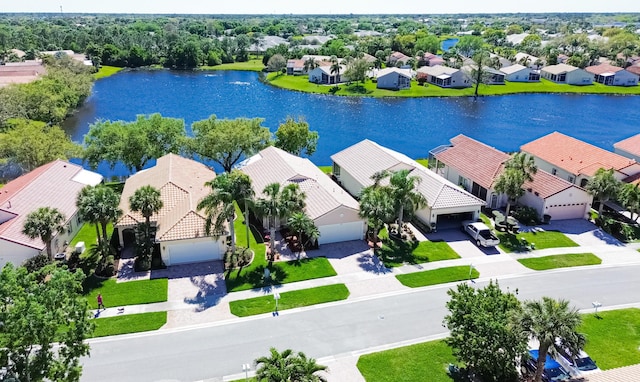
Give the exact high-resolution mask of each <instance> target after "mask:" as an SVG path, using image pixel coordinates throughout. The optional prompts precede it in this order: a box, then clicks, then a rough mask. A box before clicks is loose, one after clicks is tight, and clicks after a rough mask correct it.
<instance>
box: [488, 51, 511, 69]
mask: <svg viewBox="0 0 640 382" xmlns="http://www.w3.org/2000/svg"><path fill="white" fill-rule="evenodd" d="M489 58H491V60H497V61H498V62H499V63H500V67H501V68H503V67H505V66H511V65H512V64H511V61H509V60H507V59H506V58H504V57H502V56H498V55H497V54H495V53H489Z"/></svg>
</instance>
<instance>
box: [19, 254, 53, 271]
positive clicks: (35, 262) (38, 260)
mask: <svg viewBox="0 0 640 382" xmlns="http://www.w3.org/2000/svg"><path fill="white" fill-rule="evenodd" d="M49 264H51V260H49V256H47V255H46V254H39V255H38V256H34V257H32V258H30V259H27V260H26V261H25V262H24V264H23V265H24V267H25V268H27V270H28V271H29V272H36V271H39V270H40V269H42V268H44V267H45V266H46V265H49Z"/></svg>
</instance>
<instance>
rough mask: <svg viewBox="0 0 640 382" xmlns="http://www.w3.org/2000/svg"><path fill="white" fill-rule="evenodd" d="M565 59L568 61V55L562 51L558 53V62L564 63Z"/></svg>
mask: <svg viewBox="0 0 640 382" xmlns="http://www.w3.org/2000/svg"><path fill="white" fill-rule="evenodd" d="M567 61H569V56H567V55H566V54H562V53H561V54H559V55H558V64H566V63H567Z"/></svg>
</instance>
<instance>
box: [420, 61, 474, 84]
mask: <svg viewBox="0 0 640 382" xmlns="http://www.w3.org/2000/svg"><path fill="white" fill-rule="evenodd" d="M418 73H419V74H420V73H422V74H423V75H425V76H426V78H427V82H429V83H431V84H434V85H438V86H440V87H441V88H468V87H470V86H471V78H469V76H468V75H467V74H466V73H465V72H463V71H461V70H460V69H455V68H450V67H448V66H442V65H436V66H423V67H421V68H419V69H418Z"/></svg>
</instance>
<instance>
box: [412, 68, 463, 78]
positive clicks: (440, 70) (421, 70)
mask: <svg viewBox="0 0 640 382" xmlns="http://www.w3.org/2000/svg"><path fill="white" fill-rule="evenodd" d="M458 71H459V69H455V68H450V67H448V66H442V65H434V66H423V67H421V68H419V69H418V72H419V73H425V74H428V75H430V76H434V77H437V76H441V75H443V74H446V75H452V74H453V73H456V72H458Z"/></svg>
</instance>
